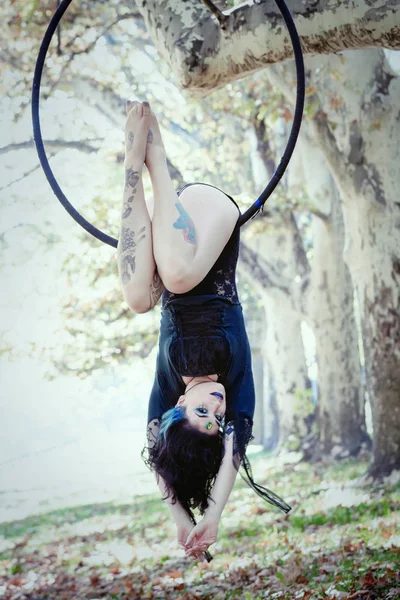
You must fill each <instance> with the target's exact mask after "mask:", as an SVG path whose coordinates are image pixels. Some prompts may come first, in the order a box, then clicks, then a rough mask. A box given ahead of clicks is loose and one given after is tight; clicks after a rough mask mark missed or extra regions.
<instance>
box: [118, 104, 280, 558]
mask: <svg viewBox="0 0 400 600" xmlns="http://www.w3.org/2000/svg"><path fill="white" fill-rule="evenodd" d="M127 112H128V118H127V122H126V127H125V140H126V158H125V173H126V177H125V190H124V196H123V206H122V218H121V232H120V238H119V240H120V241H119V244H118V268H119V273H120V279H121V285H122V290H123V294H124V297H125V300H126V302H127V303H128V305H129V307H130V308H131V310H132V311H133V312H135V313H145V312H147V311H149V310H151V309H152V308H153V307H154V306H155V304H156V303H157V302H158V300H159V298H160V297H161V296H162V314H161V324H160V334H159V348H158V355H157V365H156V374H155V379H154V384H153V388H152V392H151V395H150V401H149V410H148V429H147V440H148V444H147V447H146V448H145V449H144V452H145V451H146V452H147V456H144V452H143V458H144V460H145V462H146V464H147V465H148V466H149V467H150V468H151V469H152V470H154V472H155V474H156V478H157V483H158V486H159V488H160V491H161V493H162V495H163V500H165V501H166V502H167V503H168V506H169V509H170V511H171V515H172V517H173V519H174V521H175V523H176V526H177V534H178V543H179V545H180V546H181V547H182V548H184V549H185V551H186V555H187V556H191V557H194V558H202V553H203V552H206V551H207V550H208V548H209V546H210V545H211V544H214V543H215V542H216V540H217V535H218V523H219V519H220V517H221V514H222V511H223V509H224V506H225V504H226V501H227V499H228V497H229V494H230V492H231V490H232V487H233V484H234V482H235V478H236V475H237V472H238V469H239V466H240V465H242V466H243V468H244V470H245V473H246V476H247V477H246V481H247V483H248V484H249V485H250V486H251V487H252V488H253V489H254V490H255V491H256V492H257V493H258V494H259V495H260V496H261V497H262V498H264V500H266V501H267V502H269V503H270V504H273V505H275V506H277V507H278V508H280V509H281V510H283V511H284V512H285V513H287V512H289V510H290V506H289V505H288V504H286V503H285V502H284V501H283V500H282V499H281V498H280V497H279V496H277V495H276V494H274V493H273V492H271V491H270V490H268V489H267V488H265V487H263V486H261V485H259V484H257V483H255V482H254V480H253V477H252V473H251V468H250V463H249V461H248V460H247V457H246V448H247V445H248V443H249V441H251V439H253V437H252V425H253V415H254V405H255V395H254V384H253V375H252V369H251V354H250V347H249V342H248V338H247V334H246V330H245V325H244V320H243V313H242V306H241V304H240V302H239V298H238V293H237V289H236V282H235V271H236V263H237V259H238V253H239V234H240V228H239V226H238V219H239V216H240V210H239V207H238V206H237V204H236V203H235V201H234V200H233V199H232V198H231V197H230V196H227V195H226V194H225V193H224V192H222V191H221V190H219V189H217V188H215V187H213V186H210V185H206V184H198V183H196V184H189V185H187V186H185V187H184V188H183V189H182V190H180V192H178V194H177V193H176V191H175V189H174V186H173V184H172V181H171V178H170V175H169V172H168V168H167V162H166V154H165V148H164V145H163V142H162V139H161V133H160V129H159V126H158V122H157V118H156V116H155V115H154V113H153V112H152V111H151V109H150V105H149V104H148V103H147V102H143V103H140V102H128V103H127ZM145 163H146V166H147V168H148V170H149V173H150V178H151V183H152V187H153V194H154V207H150V206H149V207H148V206H147V205H146V201H145V197H144V191H143V181H142V171H143V166H144V164H145ZM194 508H197V509H198V510H199V511H200V514H201V515H202V520H201V521H200V522H199V523H198V524H197V525H196V524H195V523H196V521H195V519H194V516H193V513H192V509H194Z"/></svg>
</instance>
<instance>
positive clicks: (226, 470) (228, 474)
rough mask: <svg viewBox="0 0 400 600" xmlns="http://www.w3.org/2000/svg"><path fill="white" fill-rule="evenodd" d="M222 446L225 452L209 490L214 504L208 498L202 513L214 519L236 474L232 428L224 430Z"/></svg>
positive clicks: (219, 513)
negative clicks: (206, 505)
mask: <svg viewBox="0 0 400 600" xmlns="http://www.w3.org/2000/svg"><path fill="white" fill-rule="evenodd" d="M224 447H225V454H224V457H223V459H222V462H221V466H220V468H219V471H218V475H217V478H216V480H215V483H214V486H213V488H212V491H211V498H212V500H214V502H215V504H214V502H213V501H212V500H210V502H209V505H208V508H207V509H206V511H205V513H204V516H205V517H207V518H210V519H215V520H219V519H220V517H221V514H222V511H223V510H224V508H225V504H226V503H227V501H228V498H229V496H230V493H231V491H232V489H233V486H234V483H235V480H236V476H237V470H236V469H235V466H234V464H233V429H231V430H228V431H226V432H225V437H224Z"/></svg>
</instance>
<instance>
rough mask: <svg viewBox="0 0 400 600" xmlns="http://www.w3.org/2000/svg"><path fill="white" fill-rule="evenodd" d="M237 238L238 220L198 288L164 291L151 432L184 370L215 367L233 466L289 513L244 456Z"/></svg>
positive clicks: (247, 384) (249, 414)
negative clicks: (231, 433)
mask: <svg viewBox="0 0 400 600" xmlns="http://www.w3.org/2000/svg"><path fill="white" fill-rule="evenodd" d="M183 189H184V188H183ZM181 191H182V190H181ZM228 197H229V198H230V196H228ZM230 199H231V200H232V202H234V200H233V199H232V198H230ZM235 204H236V203H235ZM236 206H237V205H236ZM238 209H239V207H238ZM239 214H240V211H239ZM239 240H240V227H239V226H236V227H235V229H234V231H233V233H232V235H231V237H230V239H229V241H228V242H227V244H226V246H225V248H224V250H223V251H222V253H221V254H220V256H219V257H218V259H217V261H216V262H215V264H214V266H213V267H212V268H211V270H210V271H209V273H208V274H207V275H206V277H205V278H204V279H203V280H202V281H201V282H200V283H199V284H198V285H197V286H196V287H195V288H193V289H192V290H190V291H189V292H187V293H185V294H173V293H171V292H169V291H168V290H165V291H164V293H163V297H162V312H161V322H160V334H159V344H158V355H157V363H156V373H155V378H154V384H153V388H152V391H151V394H150V401H149V408H148V419H147V422H148V428H149V432H150V433H151V430H152V428H153V427H154V426H156V427H157V426H158V424H159V422H160V420H161V417H162V415H163V414H164V412H166V411H167V410H169V409H170V408H173V407H174V406H175V405H176V403H177V401H178V399H179V396H181V395H182V394H184V392H185V388H186V385H185V383H184V382H183V380H182V376H188V377H196V376H201V375H210V374H212V373H217V374H218V382H219V383H222V385H223V386H224V388H225V392H226V414H225V422H226V427H228V426H230V425H233V428H234V446H233V454H234V465H235V468H236V469H237V470H238V469H239V466H240V465H242V466H243V469H244V471H245V475H246V476H243V474H242V477H243V478H244V479H245V481H246V482H247V483H248V485H250V486H251V487H252V488H253V489H254V491H256V492H257V494H259V495H260V496H261V497H262V498H263V499H264V500H266V501H267V502H269V503H270V504H273V505H274V506H277V507H278V508H280V509H281V510H283V511H284V512H285V513H287V512H289V510H290V509H291V507H290V506H289V505H288V504H286V502H284V501H283V500H282V498H280V497H279V496H277V495H276V494H274V492H272V491H270V490H268V489H267V488H265V487H263V486H260V485H259V484H257V483H255V482H254V479H253V476H252V473H251V466H250V463H249V461H248V459H247V456H246V448H247V445H248V443H249V442H250V441H251V440H252V439H254V438H253V436H252V426H253V416H254V408H255V392H254V382H253V373H252V367H251V352H250V345H249V341H248V337H247V333H246V329H245V324H244V319H243V309H242V305H241V304H240V301H239V298H238V293H237V288H236V282H235V273H236V264H237V259H238V255H239Z"/></svg>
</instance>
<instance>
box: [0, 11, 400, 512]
mask: <svg viewBox="0 0 400 600" xmlns="http://www.w3.org/2000/svg"><path fill="white" fill-rule="evenodd" d="M197 4H198V5H196V10H197V11H198V10H200V12H201V11H203V12H201V14H202V16H203V22H201V27H206V26H207V23H209V22H210V18H211V20H213V21H214V22H213V26H215V22H216V20H215V18H214V17H212V15H211V13H209V11H207V9H206V8H205V7H204V6H202V5H201V3H197ZM236 4H237V3H236ZM228 5H230V7H234V5H235V3H227V5H226V6H225V8H228ZM174 6H175V5H174V3H172V13H171V14H172V17H171V18H170V21H172V18H175V19H176V21H172V23H173V24H174V27H176V23H177V22H178V16H179V10H177V9H175V8H174ZM177 6H179V3H178V5H177ZM138 8H140V3H139V4H138ZM186 8H187V7H186ZM3 10H4V17H5V19H6V21H7V23H8V25H9V27H8V30H7V31H8V35H9V38H8V42H9V43H8V45H7V47H5V48H4V50H3V51H2V55H1V59H2V92H3V97H2V101H1V109H2V113H1V118H2V131H3V142H2V148H1V155H2V177H1V182H2V183H1V194H2V202H1V209H0V210H1V221H2V232H1V245H2V261H1V276H2V282H3V286H2V287H3V291H4V293H3V294H2V326H1V332H0V335H1V338H0V339H1V354H2V387H3V392H4V394H3V401H2V419H1V422H2V423H3V426H4V425H5V432H9V435H5V436H4V437H3V439H4V447H3V448H2V453H1V455H2V465H3V476H4V478H5V480H7V481H8V484H7V485H6V487H5V490H11V489H14V490H16V489H18V490H20V491H21V492H22V493H23V495H24V497H25V496H26V494H25V490H28V489H30V490H31V492H30V495H31V497H32V499H33V500H32V501H33V505H36V506H38V504H39V503H40V502H43V501H46V499H48V497H49V496H53V497H54V498H55V497H56V496H57V495H59V496H60V497H62V498H63V500H62V501H63V502H64V501H65V489H66V487H70V486H72V488H74V485H75V483H76V484H77V485H78V487H79V486H82V485H83V487H87V489H89V488H93V487H97V485H98V484H99V485H100V488H102V487H103V486H102V483H101V481H102V478H101V473H103V474H104V469H107V471H106V473H107V478H110V479H109V481H110V480H112V481H114V482H115V484H116V485H117V487H118V485H119V484H121V485H122V488H124V486H125V483H126V481H127V477H126V476H127V475H128V479H131V480H132V479H133V478H132V477H130V475H132V473H133V471H137V472H142V473H143V474H145V473H146V471H145V469H144V467H143V465H141V461H140V459H139V458H138V453H139V449H140V448H141V446H142V445H143V439H144V438H143V431H144V425H145V416H146V399H147V397H148V394H149V390H150V387H151V383H152V377H153V372H154V360H155V354H156V341H157V330H158V322H159V308H157V309H156V310H155V311H153V312H151V313H148V314H146V315H136V316H135V315H132V314H131V313H130V312H129V310H128V309H127V307H126V305H124V302H123V300H122V296H121V292H120V288H119V284H118V277H117V269H116V262H115V252H114V251H113V250H112V249H110V248H109V247H107V246H105V245H102V244H100V243H99V242H98V241H96V240H94V239H92V238H90V237H89V236H88V235H87V234H86V233H85V232H83V231H81V230H79V228H78V227H77V226H76V225H75V223H73V221H72V220H71V219H70V217H69V216H68V215H67V214H66V213H65V211H64V210H63V209H62V208H61V206H60V205H59V204H58V203H57V201H56V199H55V198H54V197H53V195H52V193H51V191H50V189H49V187H48V184H47V182H46V181H45V179H44V176H43V173H42V171H41V170H40V169H39V167H38V161H37V157H36V154H35V150H34V148H33V142H32V133H31V124H30V111H29V100H30V86H31V77H32V71H33V67H34V61H35V58H36V54H37V48H38V43H39V40H40V38H41V36H42V34H43V28H44V26H45V24H46V23H47V21H48V19H49V17H50V15H51V12H52V6H51V5H50V3H49V4H48V6H47V4H46V3H43V2H42V3H40V6H39V5H38V4H37V3H36V2H24V3H23V4H21V3H19V2H9V3H6V5H5V8H4V9H3ZM146 10H147V12H146ZM166 10H167V9H166ZM174 10H175V13H174ZM204 11H206V12H204ZM156 14H158V17H156V16H155V15H156ZM160 15H161V16H162V11H161V12H160V13H154V14H152V13H151V7H149V8H148V9H143V7H142V12H139V11H138V9H137V8H136V7H133V9H132V7H123V6H121V5H118V6H117V4H115V5H114V3H113V2H111V3H110V2H109V3H100V4H99V5H97V4H96V3H91V5H90V7H89V5H88V6H87V5H86V4H83V5H82V4H79V5H74V4H73V5H72V6H71V7H70V9H69V11H68V12H67V14H66V16H65V18H64V21H63V23H62V26H61V28H60V29H59V31H58V35H57V36H56V37H55V40H54V43H53V48H52V51H51V52H50V56H49V58H48V60H47V64H46V69H45V77H44V83H43V90H42V120H43V124H42V126H43V136H44V139H45V140H46V147H47V149H48V152H49V153H50V157H51V158H50V160H51V164H52V168H53V169H54V172H55V174H56V177H57V178H58V180H59V182H60V184H61V187H62V188H63V190H64V191H65V192H66V194H67V197H69V198H70V199H72V201H73V203H75V205H76V207H77V208H78V210H79V211H80V212H81V213H82V214H83V215H84V216H85V217H86V218H87V219H89V220H90V221H92V222H94V223H95V224H96V225H97V226H98V227H99V228H100V229H103V230H105V231H107V233H109V234H111V235H113V236H114V237H118V227H119V211H120V194H121V189H120V188H121V181H122V178H123V123H124V104H125V100H126V99H127V98H130V99H140V100H142V99H144V98H146V99H148V100H149V101H150V102H151V104H152V106H153V108H154V110H155V111H156V112H157V114H158V115H159V118H160V121H161V124H162V127H163V133H164V135H165V139H166V145H167V149H168V156H169V160H170V169H171V174H172V176H173V177H174V180H175V182H176V185H177V188H178V187H180V186H182V185H183V184H184V183H186V182H189V181H206V182H209V183H212V184H214V185H217V186H219V187H221V188H222V189H224V190H226V191H227V192H228V193H230V194H231V195H233V196H234V197H235V198H236V199H237V201H238V202H239V203H240V205H241V207H242V208H243V209H245V208H247V207H248V206H249V205H250V204H251V203H252V202H253V201H254V199H255V198H256V197H257V195H258V194H259V193H260V192H261V190H262V189H263V187H264V186H265V184H266V182H267V181H268V179H269V177H270V176H271V175H272V173H273V171H274V170H275V168H276V165H277V163H278V161H279V158H280V156H281V154H282V151H283V148H284V146H285V143H286V139H287V135H288V132H289V130H290V125H291V121H292V117H293V114H292V110H293V100H294V93H295V77H294V71H293V65H292V63H291V61H286V62H283V63H282V64H278V65H275V66H274V67H270V68H268V69H264V70H259V71H258V72H256V73H252V74H250V75H248V76H247V77H245V78H244V79H241V80H239V81H235V79H237V76H230V73H229V70H230V66H229V67H227V68H226V69H225V74H224V77H225V79H226V81H223V80H222V81H221V75H220V74H219V75H218V73H217V75H215V73H213V71H212V68H211V69H210V73H211V74H209V75H207V71H206V70H205V75H201V77H202V78H203V80H200V81H196V77H197V75H193V74H195V73H196V64H197V63H196V60H197V62H198V59H199V56H200V55H201V51H202V49H201V48H200V47H199V48H200V50H199V51H198V52H199V56H197V57H195V54H194V50H193V48H195V46H193V48H192V54H191V56H192V58H193V64H194V65H195V66H190V67H189V69H188V73H189V76H188V73H184V71H183V69H182V65H180V66H179V65H178V67H177V64H176V63H177V58H176V56H174V55H173V54H172V53H170V54H169V55H168V48H166V45H167V44H166V42H165V40H166V39H167V35H166V37H165V39H162V36H161V35H160V34H158V38H157V36H156V37H154V35H152V34H153V33H154V31H155V30H156V29H157V27H158V25H157V18H159V17H160ZM198 16H199V15H197V13H196V14H195V11H194V12H193V13H192V14H191V15H190V18H189V24H190V19H192V22H194V20H195V18H198ZM164 18H165V15H164ZM273 18H274V19H276V18H277V16H276V14H273ZM144 21H146V22H147V27H146V25H145V23H144ZM186 26H188V25H187V23H186ZM274 34H275V32H274ZM300 34H301V30H300ZM243 37H244V36H243ZM389 37H390V36H389V34H386V39H389ZM302 39H303V44H304V46H305V51H306V52H307V50H308V49H307V44H308V43H309V39H308V38H307V37H303V38H302ZM154 41H155V42H156V44H155V45H154ZM286 43H287V40H286ZM382 45H389V44H388V43H387V42H386V44H385V43H382ZM392 45H393V46H394V47H395V43H392ZM196 48H197V47H196ZM159 51H161V53H163V54H164V58H162V57H160V53H159ZM239 54H240V53H239ZM252 56H253V55H252ZM165 57H167V58H168V57H169V58H170V60H169V63H170V64H167V61H166V60H165ZM194 58H196V60H194ZM238 60H239V59H238ZM276 60H278V61H279V60H280V59H279V57H276ZM220 62H223V60H222V59H221V60H220ZM171 66H172V68H174V69H175V75H174V74H173V71H171ZM256 66H257V67H258V68H259V66H260V65H251V64H250V66H247V70H248V71H253V70H255V67H256ZM179 68H180V69H181V71H179ZM213 68H214V67H213ZM177 69H178V70H177ZM191 69H192V71H191ZM232 69H233V68H232ZM306 69H307V89H306V107H305V122H304V124H303V129H302V135H301V138H300V141H299V145H298V147H297V150H296V153H295V156H294V158H293V160H292V162H291V165H290V167H289V172H288V174H287V175H286V176H285V177H284V180H283V182H282V184H281V185H280V186H279V188H278V190H277V191H276V193H275V194H274V196H273V197H272V198H271V199H270V200H269V201H268V204H267V208H266V210H265V211H263V212H262V213H260V214H259V215H258V217H257V219H256V220H252V221H251V222H250V223H249V224H248V226H246V227H245V228H243V236H242V237H243V240H242V247H241V260H240V269H239V286H240V292H241V300H242V303H243V304H244V307H245V314H246V321H247V326H248V329H249V334H250V337H251V342H252V349H253V356H254V361H255V366H256V369H255V370H256V379H257V386H258V396H259V402H258V412H257V415H256V416H257V418H256V423H257V430H256V442H258V443H259V444H262V446H263V447H264V448H265V449H267V450H274V451H275V452H276V453H279V452H280V451H281V450H283V449H286V450H287V449H290V450H296V451H299V452H300V453H301V455H302V456H303V457H304V458H306V459H307V460H312V461H315V460H318V459H320V458H321V457H323V456H330V457H333V458H343V457H345V456H357V454H358V453H359V452H360V451H362V450H367V451H370V450H371V449H372V447H373V444H372V439H373V437H374V434H373V421H375V422H374V425H375V429H376V431H375V447H374V450H373V454H372V459H371V464H370V469H369V473H370V474H372V475H373V476H375V477H376V476H377V475H382V474H390V472H391V471H392V470H393V468H395V467H396V466H397V467H398V465H399V453H400V451H399V445H400V444H399V440H398V428H397V421H398V418H397V414H398V410H394V413H393V411H391V408H394V409H395V407H396V402H397V405H398V392H399V387H398V353H399V333H398V330H399V327H398V321H397V319H396V317H397V316H398V312H397V311H398V304H397V306H396V302H397V299H398V289H399V286H398V264H399V262H398V248H399V245H398V244H397V245H396V242H397V241H398V240H397V238H398V233H397V231H398V229H396V224H397V223H398V219H399V216H398V203H396V201H395V199H394V197H393V193H394V190H395V189H398V187H396V186H398V181H397V179H398V174H397V171H398V170H397V169H396V167H395V164H397V163H396V160H397V157H398V154H399V152H400V150H399V137H398V136H397V137H396V134H397V133H398V131H397V129H396V127H397V126H398V122H397V121H396V118H397V117H396V114H398V108H399V96H398V95H396V94H395V92H396V90H397V87H396V86H397V85H398V72H399V59H398V55H397V53H396V52H395V51H389V50H384V49H382V48H375V49H365V50H362V51H347V52H346V51H345V52H340V53H336V54H335V55H332V54H328V55H325V56H322V55H317V56H308V55H307V54H306ZM214 70H215V69H214ZM233 70H234V69H233ZM237 70H238V69H236V71H237ZM198 72H199V73H202V72H204V69H198ZM241 74H246V73H245V70H244V69H243V73H241ZM179 77H180V78H181V80H179ZM185 77H186V80H185ZM229 77H230V78H231V81H229ZM213 78H214V79H213ZM222 79H223V78H222ZM182 87H186V88H188V90H187V91H186V92H185V91H183V90H182ZM214 88H220V89H218V90H217V91H214V93H212V94H209V92H210V91H212V90H213V89H214ZM382 140H383V141H384V144H385V145H384V146H382ZM385 146H386V147H385ZM389 157H390V158H389ZM146 185H147V193H151V190H150V187H149V182H148V180H147V184H146ZM210 217H211V216H210ZM377 236H379V239H377ZM396 248H397V251H396ZM396 252H397V253H396ZM366 359H367V361H366ZM366 362H367V365H366ZM396 371H397V375H396ZM383 383H384V385H382V384H383ZM393 414H394V415H396V417H395V419H393ZM385 415H386V416H385ZM389 415H390V416H389ZM396 428H397V432H396ZM11 432H12V435H11ZM115 440H118V442H117V443H116V441H115ZM394 447H396V450H395V451H393V448H394ZM111 448H112V449H113V452H114V453H113V454H112V453H111ZM132 469H133V470H132ZM89 481H90V485H89V486H87V483H88V482H89ZM117 481H119V484H118V483H117ZM150 481H151V480H149V485H150V486H151V483H150ZM78 482H80V483H78ZM108 487H109V485H107V488H108ZM39 488H41V489H42V492H39V491H38V490H39ZM51 489H52V491H51ZM62 489H63V492H61V490H62ZM146 489H147V488H146ZM34 490H36V491H34ZM44 490H45V491H44ZM98 491H100V489H99V490H98ZM105 493H107V492H105ZM35 497H36V499H35ZM24 502H26V499H25V500H22V499H21V501H20V504H19V506H20V509H21V507H22V506H23V504H24ZM28 510H30V507H29V509H28ZM10 514H11V513H10Z"/></svg>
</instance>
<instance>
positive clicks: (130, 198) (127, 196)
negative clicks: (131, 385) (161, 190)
mask: <svg viewBox="0 0 400 600" xmlns="http://www.w3.org/2000/svg"><path fill="white" fill-rule="evenodd" d="M149 116H150V106H149V105H148V104H147V103H143V104H140V103H139V102H135V103H133V104H132V105H131V107H130V110H129V112H128V118H127V122H126V127H125V142H126V149H125V154H126V156H125V189H124V195H123V205H122V214H121V229H120V236H119V242H118V252H117V257H118V270H119V275H120V281H121V286H122V291H123V294H124V297H125V300H126V302H127V304H128V305H129V307H130V308H131V310H132V311H133V312H137V313H143V312H146V311H148V310H150V308H152V307H153V306H154V304H155V303H156V302H157V300H158V298H159V297H160V295H161V292H162V290H163V287H162V282H161V280H160V277H159V276H158V273H157V269H156V264H155V261H154V257H153V239H152V226H151V221H150V217H149V213H148V210H147V207H146V202H145V198H144V190H143V180H142V171H143V165H144V159H145V154H146V143H147V136H148V132H149ZM157 296H158V297H157Z"/></svg>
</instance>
